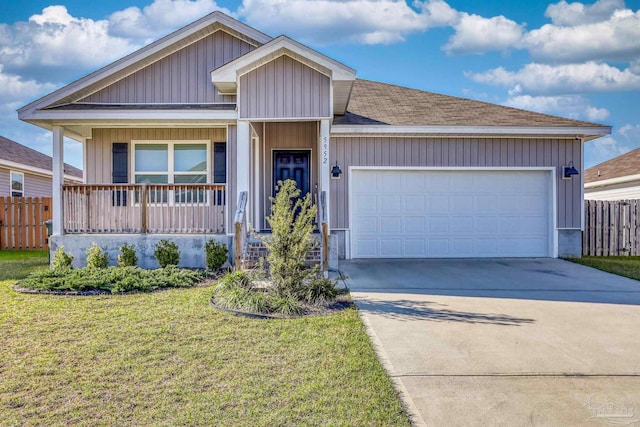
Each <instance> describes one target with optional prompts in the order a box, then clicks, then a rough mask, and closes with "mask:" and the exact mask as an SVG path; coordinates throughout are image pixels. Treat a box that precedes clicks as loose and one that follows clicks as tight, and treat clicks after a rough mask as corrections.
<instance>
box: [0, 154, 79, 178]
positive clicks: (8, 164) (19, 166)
mask: <svg viewBox="0 0 640 427" xmlns="http://www.w3.org/2000/svg"><path fill="white" fill-rule="evenodd" d="M0 166H2V167H5V168H9V169H12V170H16V171H20V172H30V173H33V174H36V175H41V176H45V177H51V176H53V172H51V171H50V170H48V169H42V168H39V167H36V166H29V165H25V164H24V163H18V162H12V161H11V160H5V159H0ZM64 178H65V179H68V180H70V181H78V182H82V177H78V176H74V175H69V174H64Z"/></svg>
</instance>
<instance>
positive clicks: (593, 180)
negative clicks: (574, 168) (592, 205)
mask: <svg viewBox="0 0 640 427" xmlns="http://www.w3.org/2000/svg"><path fill="white" fill-rule="evenodd" d="M584 198H585V199H586V200H627V199H640V148H637V149H635V150H633V151H629V152H628V153H625V154H622V155H620V156H618V157H614V158H613V159H611V160H607V161H606V162H602V163H600V164H599V165H595V166H592V167H590V168H589V169H587V170H586V171H585V172H584Z"/></svg>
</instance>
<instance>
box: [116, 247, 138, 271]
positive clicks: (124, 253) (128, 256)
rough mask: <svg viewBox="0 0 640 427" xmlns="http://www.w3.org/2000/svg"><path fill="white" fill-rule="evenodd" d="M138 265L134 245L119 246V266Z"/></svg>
mask: <svg viewBox="0 0 640 427" xmlns="http://www.w3.org/2000/svg"><path fill="white" fill-rule="evenodd" d="M137 265H138V256H137V255H136V247H135V246H133V245H127V244H126V243H125V244H124V245H122V246H120V254H119V255H118V266H119V267H135V266H137Z"/></svg>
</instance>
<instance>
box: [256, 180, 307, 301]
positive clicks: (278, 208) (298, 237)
mask: <svg viewBox="0 0 640 427" xmlns="http://www.w3.org/2000/svg"><path fill="white" fill-rule="evenodd" d="M278 185H279V187H280V190H279V191H278V194H277V195H276V197H272V198H271V201H272V203H273V204H272V208H271V215H269V216H268V217H267V222H268V223H269V225H270V226H271V237H269V238H266V239H265V240H264V245H265V246H266V247H267V250H268V255H267V262H268V264H269V273H270V277H271V282H272V283H273V286H274V288H275V292H276V293H277V294H279V295H283V296H286V295H296V294H299V292H300V288H301V287H302V286H303V284H304V282H305V281H306V280H307V279H308V278H309V277H310V276H312V275H313V271H311V270H310V269H309V268H308V267H307V262H306V260H307V257H308V255H309V254H310V253H311V251H313V250H314V249H315V248H316V247H317V246H318V242H317V240H316V239H315V238H314V237H313V229H314V224H313V220H314V219H315V217H316V207H315V206H314V205H312V203H311V194H309V193H308V194H306V195H305V196H304V197H300V190H299V189H298V188H296V182H295V181H293V180H290V179H289V180H286V181H284V182H282V181H278Z"/></svg>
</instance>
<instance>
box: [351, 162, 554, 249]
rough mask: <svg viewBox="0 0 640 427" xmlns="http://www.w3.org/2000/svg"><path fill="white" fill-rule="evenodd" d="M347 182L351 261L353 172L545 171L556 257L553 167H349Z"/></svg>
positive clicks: (550, 233) (551, 238)
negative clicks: (547, 181)
mask: <svg viewBox="0 0 640 427" xmlns="http://www.w3.org/2000/svg"><path fill="white" fill-rule="evenodd" d="M348 169H349V176H348V178H349V181H348V186H347V187H348V208H349V228H348V231H347V233H348V234H347V238H346V241H347V245H346V246H347V248H346V254H345V255H346V256H345V258H346V259H352V251H351V248H352V245H351V238H352V233H351V231H352V229H353V212H354V210H353V200H354V199H353V172H357V171H394V170H395V171H452V172H464V171H497V172H508V171H523V172H532V171H546V172H548V174H549V181H550V185H551V188H550V197H551V204H550V209H551V221H550V230H549V236H548V237H549V241H550V242H551V252H552V253H551V256H552V257H553V258H557V257H558V228H557V227H558V223H557V221H558V206H557V205H558V199H557V180H556V176H557V169H556V167H553V166H531V167H527V166H517V167H472V166H466V167H464V166H463V167H451V166H444V167H442V166H433V167H422V166H349V168H348Z"/></svg>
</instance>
